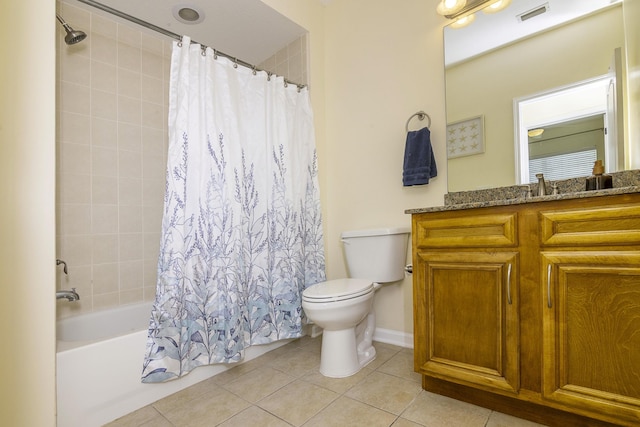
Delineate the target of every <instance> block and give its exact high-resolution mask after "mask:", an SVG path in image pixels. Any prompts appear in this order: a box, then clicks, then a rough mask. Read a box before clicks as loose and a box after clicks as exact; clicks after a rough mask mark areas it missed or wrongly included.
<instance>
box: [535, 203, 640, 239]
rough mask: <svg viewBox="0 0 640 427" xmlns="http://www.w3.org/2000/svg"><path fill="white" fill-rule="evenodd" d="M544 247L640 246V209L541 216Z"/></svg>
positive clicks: (610, 208)
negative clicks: (639, 244)
mask: <svg viewBox="0 0 640 427" xmlns="http://www.w3.org/2000/svg"><path fill="white" fill-rule="evenodd" d="M540 223H541V224H540V225H541V234H540V238H541V241H542V244H543V245H554V246H572V245H625V244H630V245H633V244H638V243H640V205H613V206H608V207H603V208H588V209H574V210H562V211H553V212H541V213H540Z"/></svg>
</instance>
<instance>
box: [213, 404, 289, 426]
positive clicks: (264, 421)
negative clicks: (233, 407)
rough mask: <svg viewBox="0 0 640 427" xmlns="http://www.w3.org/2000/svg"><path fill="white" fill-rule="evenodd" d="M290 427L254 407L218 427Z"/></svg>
mask: <svg viewBox="0 0 640 427" xmlns="http://www.w3.org/2000/svg"><path fill="white" fill-rule="evenodd" d="M250 426H256V427H290V426H291V424H289V423H287V422H284V421H283V420H281V419H280V418H278V417H276V416H274V415H271V414H270V413H268V412H267V411H265V410H263V409H260V408H258V407H256V406H251V407H249V408H247V409H245V410H244V411H242V412H240V413H239V414H238V415H235V416H233V417H231V418H229V419H228V420H227V421H225V422H224V423H222V424H220V426H219V427H250Z"/></svg>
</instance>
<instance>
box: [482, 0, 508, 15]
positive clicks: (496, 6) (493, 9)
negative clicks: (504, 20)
mask: <svg viewBox="0 0 640 427" xmlns="http://www.w3.org/2000/svg"><path fill="white" fill-rule="evenodd" d="M510 4H511V0H496V1H494V2H492V3H490V4H489V6H487V7H485V8H484V9H482V11H483V12H484V13H498V12H500V11H501V10H505V9H506V8H507V7H509V5H510Z"/></svg>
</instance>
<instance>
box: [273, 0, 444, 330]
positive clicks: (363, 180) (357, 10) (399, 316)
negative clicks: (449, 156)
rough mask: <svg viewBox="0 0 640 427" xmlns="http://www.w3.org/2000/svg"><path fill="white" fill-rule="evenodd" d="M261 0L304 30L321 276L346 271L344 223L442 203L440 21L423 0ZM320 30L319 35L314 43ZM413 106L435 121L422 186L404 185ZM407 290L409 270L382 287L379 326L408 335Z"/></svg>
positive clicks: (397, 219)
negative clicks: (430, 163) (319, 207)
mask: <svg viewBox="0 0 640 427" xmlns="http://www.w3.org/2000/svg"><path fill="white" fill-rule="evenodd" d="M266 3H269V4H270V5H272V6H274V7H275V8H276V9H278V10H279V11H280V12H281V13H283V14H284V15H287V16H288V17H289V18H291V19H292V20H294V21H296V22H297V23H298V24H300V25H302V26H304V27H305V28H307V29H308V30H309V31H310V41H311V49H310V54H311V70H310V77H311V85H310V88H311V99H312V102H313V107H314V112H315V114H316V119H317V120H316V129H317V134H318V138H317V143H318V146H319V165H320V174H321V191H322V202H323V205H324V211H325V216H324V223H325V233H326V236H325V240H326V255H327V274H328V276H329V278H338V277H344V276H345V275H346V271H345V266H344V262H343V259H342V249H341V246H340V241H339V235H340V233H341V232H342V231H344V230H354V229H364V228H378V227H386V226H398V225H409V224H410V216H409V215H406V214H404V210H405V209H408V208H417V207H426V206H432V205H439V204H442V203H443V195H444V193H445V192H446V176H447V173H446V172H447V171H446V156H445V152H444V147H445V145H444V144H445V140H444V139H445V129H444V128H445V106H444V85H443V81H444V74H443V69H444V64H443V52H442V26H443V25H444V23H445V19H444V18H441V17H440V16H438V15H437V14H436V12H435V3H434V2H425V1H422V0H403V1H401V2H398V1H393V0H376V1H375V2H371V1H367V0H349V1H344V0H333V1H330V2H325V3H328V4H327V6H326V7H325V9H324V10H318V11H317V14H316V10H315V9H313V11H312V6H308V3H314V2H298V1H295V0H289V1H285V0H269V1H266ZM299 3H305V4H306V5H307V6H306V7H308V11H310V12H311V11H312V14H313V18H311V17H310V16H309V15H305V14H304V13H303V12H302V11H301V9H303V8H304V7H305V6H304V5H300V4H299ZM300 18H303V19H300ZM307 18H311V19H307ZM322 21H323V22H322ZM322 32H324V43H317V42H318V38H319V37H322ZM320 81H321V82H322V86H320V85H319V84H318V83H319V82H320ZM323 93H324V100H322V97H323ZM323 101H324V102H323ZM419 110H424V111H425V112H427V113H428V114H429V115H430V116H431V119H432V126H431V130H432V141H433V144H434V151H435V154H436V163H437V164H438V177H437V178H436V179H433V180H432V181H431V183H430V184H429V185H426V186H419V187H407V188H404V187H402V160H403V153H404V142H405V137H406V135H405V123H406V121H407V119H408V118H409V116H411V115H412V114H413V113H415V112H417V111H419ZM414 120H415V119H414ZM416 121H417V120H416ZM323 123H324V129H325V130H326V133H325V132H323V131H322V127H323ZM413 125H414V126H415V125H416V123H413ZM408 259H410V253H408ZM412 298H413V294H412V282H411V277H407V278H406V279H405V280H404V281H403V282H400V283H396V284H391V285H387V286H385V287H384V288H383V289H381V290H380V291H379V292H378V294H377V295H376V303H375V307H376V315H377V326H378V327H379V328H384V329H390V330H394V331H399V332H405V333H411V332H412V331H413V320H412V316H413V310H412V304H413V301H412Z"/></svg>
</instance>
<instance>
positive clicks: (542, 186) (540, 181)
mask: <svg viewBox="0 0 640 427" xmlns="http://www.w3.org/2000/svg"><path fill="white" fill-rule="evenodd" d="M536 178H538V196H546V195H547V187H546V185H545V183H544V175H543V174H541V173H537V174H536Z"/></svg>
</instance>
